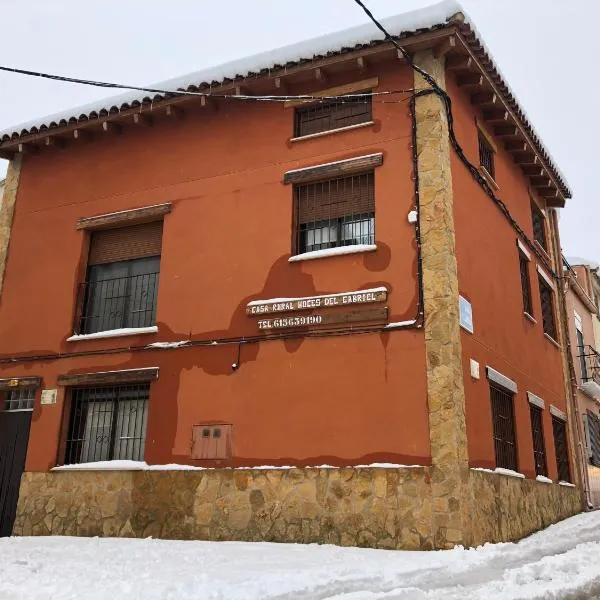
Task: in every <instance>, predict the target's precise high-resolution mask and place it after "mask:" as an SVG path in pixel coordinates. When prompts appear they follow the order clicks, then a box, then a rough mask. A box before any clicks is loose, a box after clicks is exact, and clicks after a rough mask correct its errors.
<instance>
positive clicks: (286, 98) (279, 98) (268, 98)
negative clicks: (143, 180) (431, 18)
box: [0, 66, 415, 102]
mask: <svg viewBox="0 0 600 600" xmlns="http://www.w3.org/2000/svg"><path fill="white" fill-rule="evenodd" d="M0 71H5V72H7V73H16V74H19V75H28V76H30V77H40V78H42V79H50V80H53V81H62V82H64V83H77V84H80V85H89V86H93V87H102V88H110V89H120V90H134V91H138V92H151V93H153V94H160V95H162V96H165V97H166V98H175V97H178V96H195V97H198V98H226V99H231V100H251V101H257V102H290V101H295V100H306V101H307V102H310V101H315V100H342V101H343V100H354V99H357V98H372V97H375V96H389V95H394V94H407V93H411V92H414V91H415V90H414V89H406V90H402V89H401V90H382V91H379V92H364V93H359V94H344V95H343V96H342V95H340V96H329V95H323V96H319V95H315V94H298V95H274V94H270V95H269V94H267V95H259V96H252V95H249V94H212V93H210V92H190V91H187V90H164V89H160V88H152V87H141V86H135V85H128V84H124V83H111V82H107V81H95V80H93V79H80V78H77V77H66V76H63V75H53V74H51V73H44V72H41V71H28V70H26V69H17V68H15V67H5V66H0Z"/></svg>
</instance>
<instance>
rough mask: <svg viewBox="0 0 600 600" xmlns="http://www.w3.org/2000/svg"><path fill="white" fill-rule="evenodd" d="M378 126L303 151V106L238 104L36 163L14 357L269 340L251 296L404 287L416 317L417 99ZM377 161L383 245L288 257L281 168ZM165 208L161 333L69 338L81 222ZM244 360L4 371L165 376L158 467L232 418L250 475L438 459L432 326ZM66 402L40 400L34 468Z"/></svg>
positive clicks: (284, 347) (48, 377) (22, 221)
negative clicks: (299, 110)
mask: <svg viewBox="0 0 600 600" xmlns="http://www.w3.org/2000/svg"><path fill="white" fill-rule="evenodd" d="M378 75H379V77H380V86H381V88H382V89H392V88H408V87H412V73H410V72H409V71H408V70H407V69H404V68H402V67H399V65H398V63H397V62H395V63H393V64H390V65H389V67H386V68H385V69H383V70H382V71H380V72H379V73H378ZM363 76H364V75H362V74H361V76H360V77H361V78H362V77H363ZM357 78H358V77H357V75H356V73H355V74H353V75H351V76H349V77H346V78H345V79H344V78H340V79H339V81H338V80H335V79H334V80H332V82H331V83H332V84H334V85H335V84H337V83H344V82H346V81H352V80H355V79H357ZM306 91H308V90H306ZM374 119H375V121H376V123H375V125H374V126H373V127H367V128H363V129H357V130H354V131H348V132H345V133H342V134H337V135H331V136H325V137H322V138H316V139H312V140H306V141H302V142H297V143H290V142H289V138H290V137H291V133H292V120H293V112H292V111H291V110H289V109H284V108H283V106H281V105H273V104H248V103H236V102H234V101H229V102H220V103H219V107H218V111H216V112H213V111H212V110H211V109H207V108H206V109H201V108H200V107H198V108H196V109H189V110H188V111H187V116H186V118H185V119H183V120H172V121H167V120H163V121H160V122H159V123H158V124H157V125H156V126H155V127H152V128H146V129H144V128H141V127H134V126H133V125H131V127H130V128H127V129H126V131H125V133H124V135H122V136H114V137H113V136H112V134H97V135H96V138H95V139H94V140H93V141H92V142H88V143H81V144H73V145H71V146H69V147H68V148H67V149H65V150H61V151H54V150H50V151H47V152H42V153H41V154H40V155H38V156H35V157H27V158H26V159H25V162H24V167H23V172H22V175H21V183H20V189H19V194H18V199H17V206H16V213H15V219H14V227H13V233H12V238H11V245H10V256H9V260H8V265H7V270H6V281H5V287H4V292H3V296H2V299H1V305H0V348H1V352H2V355H4V356H7V355H16V354H22V353H27V354H29V355H40V354H46V353H56V352H72V351H74V352H78V351H87V350H96V349H97V350H105V349H109V348H113V347H116V346H119V347H128V346H130V345H140V344H146V343H150V342H154V341H173V340H181V339H187V338H188V337H189V336H190V335H191V337H192V338H193V339H213V338H223V337H237V336H248V335H255V334H256V333H257V327H256V319H255V318H250V317H247V316H246V315H245V312H244V307H245V304H246V302H247V301H248V300H251V299H261V298H269V297H276V296H296V295H300V296H304V295H312V294H316V293H328V292H340V291H346V290H354V289H359V288H368V287H373V286H380V285H385V286H386V287H387V288H388V289H389V290H390V295H389V302H388V305H389V307H390V317H389V320H390V321H402V320H406V319H412V318H414V316H415V313H416V305H417V285H416V276H415V273H416V253H415V243H414V229H413V226H412V225H409V224H408V222H407V214H408V212H409V210H411V208H412V203H413V198H414V195H413V187H412V186H413V182H412V179H411V175H412V166H411V160H410V146H409V142H410V120H409V114H408V106H407V103H401V104H390V103H388V104H380V103H377V101H375V103H374ZM379 151H381V152H383V153H384V165H383V166H382V167H380V168H378V169H377V170H376V175H375V186H376V241H377V245H378V249H377V251H376V252H374V253H370V254H356V255H348V256H340V257H333V258H327V259H321V260H314V261H308V262H299V263H293V264H290V263H288V260H287V259H288V257H289V255H290V245H291V217H292V190H291V187H290V186H285V185H283V183H282V176H283V173H284V172H285V171H286V170H289V169H293V168H297V167H304V166H310V165H314V164H320V163H323V162H328V161H332V160H338V159H342V158H347V157H352V156H360V155H363V154H369V153H373V152H379ZM162 202H172V203H173V212H172V213H171V214H169V215H167V216H166V217H165V221H164V235H163V253H162V258H161V274H160V284H159V296H158V313H157V321H158V325H159V333H158V334H156V335H146V336H137V337H127V338H113V339H108V340H88V341H80V342H67V341H66V338H67V337H68V336H69V335H70V334H71V333H72V329H73V313H74V300H75V292H76V287H77V284H78V281H81V278H82V276H83V267H82V265H84V264H85V243H86V240H85V233H83V232H81V231H77V230H76V229H75V227H74V225H75V222H76V220H77V219H78V218H80V217H86V216H92V215H97V214H102V213H107V212H111V211H117V210H123V209H131V208H135V207H142V206H148V205H152V204H156V203H162ZM236 360H237V346H213V347H208V348H195V349H184V350H169V351H157V350H155V351H147V352H142V353H130V352H124V353H122V354H116V355H110V356H107V355H98V356H95V357H79V358H69V359H63V360H58V361H46V362H42V361H39V360H34V361H32V362H28V363H25V364H19V365H11V366H10V367H9V366H6V365H0V377H10V376H21V375H32V374H36V375H41V376H42V377H43V378H44V383H43V385H44V387H46V388H53V387H56V385H57V384H56V381H57V377H58V375H60V374H63V373H73V372H90V371H96V370H111V369H123V368H137V367H144V366H159V367H160V378H159V380H158V382H156V383H154V384H152V388H151V399H150V410H149V424H148V435H147V440H148V441H147V453H146V457H147V459H148V461H150V462H168V461H172V460H177V461H183V462H185V461H187V460H188V456H189V445H190V439H191V426H192V424H193V423H197V422H202V421H210V420H223V421H230V422H232V423H233V425H234V454H235V457H236V462H237V463H238V464H250V463H253V464H256V463H261V462H265V461H266V462H269V463H275V464H277V463H286V464H289V463H290V462H291V463H293V464H301V463H312V464H321V463H323V462H331V463H349V462H352V461H355V462H358V463H360V462H370V461H373V460H378V461H384V460H385V461H394V462H402V463H406V462H408V463H411V464H412V463H427V462H428V461H429V436H428V423H427V410H426V401H425V397H426V394H425V358H424V342H423V336H422V333H421V332H415V331H397V332H391V333H384V334H376V335H361V336H349V337H337V338H327V339H312V340H294V341H288V342H285V343H284V342H267V343H261V344H254V345H247V346H243V347H242V355H241V368H240V369H239V370H237V371H236V372H233V370H232V368H231V365H232V363H233V362H235V361H236ZM63 395H64V394H63V393H62V391H61V394H60V399H59V404H58V405H57V406H44V407H40V406H39V405H36V409H35V412H34V422H33V425H32V430H31V441H30V449H29V454H28V459H27V469H28V470H45V469H47V468H49V467H51V466H52V465H54V464H55V462H56V456H57V445H58V439H59V432H60V422H61V413H62V409H63V404H62V403H63Z"/></svg>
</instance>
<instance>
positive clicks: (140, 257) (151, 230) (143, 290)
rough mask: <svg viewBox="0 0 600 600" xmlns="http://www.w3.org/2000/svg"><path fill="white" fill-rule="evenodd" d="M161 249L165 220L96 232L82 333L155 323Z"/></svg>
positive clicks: (84, 298)
mask: <svg viewBox="0 0 600 600" xmlns="http://www.w3.org/2000/svg"><path fill="white" fill-rule="evenodd" d="M161 246H162V221H154V222H151V223H143V224H140V225H132V226H129V227H121V228H118V229H107V230H102V231H94V232H93V233H92V237H91V240H90V253H89V260H88V271H87V281H86V282H85V283H84V284H83V285H82V289H81V296H80V298H82V301H83V306H82V309H81V311H80V313H81V319H80V328H79V333H84V334H85V333H95V332H98V331H108V330H112V329H121V328H124V327H148V326H150V325H153V324H154V323H155V321H156V296H157V291H158V277H159V272H160V254H161Z"/></svg>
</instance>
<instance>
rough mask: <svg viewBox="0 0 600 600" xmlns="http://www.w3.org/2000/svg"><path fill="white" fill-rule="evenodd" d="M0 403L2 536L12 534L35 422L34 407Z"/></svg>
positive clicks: (0, 514) (0, 518) (0, 516)
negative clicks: (4, 407)
mask: <svg viewBox="0 0 600 600" xmlns="http://www.w3.org/2000/svg"><path fill="white" fill-rule="evenodd" d="M1 409H2V406H1V405H0V537H6V536H9V535H11V534H12V528H13V524H14V521H15V516H16V512H17V501H18V499H19V487H20V485H21V475H22V474H23V471H24V470H25V456H26V455H27V442H28V440H29V427H30V425H31V410H16V411H11V410H7V411H2V410H1Z"/></svg>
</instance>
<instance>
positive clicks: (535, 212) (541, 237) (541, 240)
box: [531, 200, 548, 250]
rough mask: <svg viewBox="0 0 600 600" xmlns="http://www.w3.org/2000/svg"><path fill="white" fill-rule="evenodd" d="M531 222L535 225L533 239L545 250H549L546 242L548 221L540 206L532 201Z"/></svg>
mask: <svg viewBox="0 0 600 600" xmlns="http://www.w3.org/2000/svg"><path fill="white" fill-rule="evenodd" d="M531 221H532V223H533V239H534V240H535V241H536V242H537V243H538V244H539V245H540V246H541V247H542V248H543V249H544V250H548V242H547V240H546V219H545V217H544V213H543V212H542V211H541V210H540V208H539V206H538V205H537V204H536V203H535V202H533V200H532V201H531Z"/></svg>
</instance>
